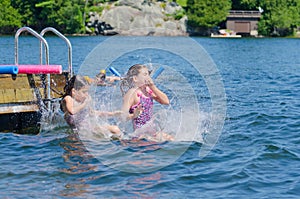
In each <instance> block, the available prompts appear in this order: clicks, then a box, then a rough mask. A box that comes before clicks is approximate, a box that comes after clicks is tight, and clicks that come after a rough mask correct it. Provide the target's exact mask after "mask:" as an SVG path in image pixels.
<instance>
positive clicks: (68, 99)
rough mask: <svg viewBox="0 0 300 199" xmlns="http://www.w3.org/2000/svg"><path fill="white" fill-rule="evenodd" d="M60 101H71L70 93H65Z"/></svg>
mask: <svg viewBox="0 0 300 199" xmlns="http://www.w3.org/2000/svg"><path fill="white" fill-rule="evenodd" d="M62 101H65V102H68V101H73V98H72V96H71V95H66V96H65V97H64V98H63V99H62Z"/></svg>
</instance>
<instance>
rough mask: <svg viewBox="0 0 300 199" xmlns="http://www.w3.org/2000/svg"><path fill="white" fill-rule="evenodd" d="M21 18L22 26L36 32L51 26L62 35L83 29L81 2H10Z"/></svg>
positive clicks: (48, 0)
mask: <svg viewBox="0 0 300 199" xmlns="http://www.w3.org/2000/svg"><path fill="white" fill-rule="evenodd" d="M11 1H12V5H13V6H14V7H15V8H17V9H18V11H19V13H20V14H21V15H22V16H23V18H22V24H23V25H24V26H30V27H32V28H33V29H35V30H37V31H41V30H42V29H43V28H45V27H48V26H51V27H54V28H56V29H57V30H59V31H60V32H62V33H70V34H71V33H79V32H80V31H81V30H82V29H83V21H82V20H83V19H82V16H83V10H84V3H85V2H84V1H83V0H11Z"/></svg>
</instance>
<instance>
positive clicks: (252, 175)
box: [0, 36, 300, 198]
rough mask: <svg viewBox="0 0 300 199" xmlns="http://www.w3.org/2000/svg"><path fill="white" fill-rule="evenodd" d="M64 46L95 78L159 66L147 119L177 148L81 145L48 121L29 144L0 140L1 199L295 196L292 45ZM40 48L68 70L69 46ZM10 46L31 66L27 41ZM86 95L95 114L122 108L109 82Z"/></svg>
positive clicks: (94, 42)
mask: <svg viewBox="0 0 300 199" xmlns="http://www.w3.org/2000/svg"><path fill="white" fill-rule="evenodd" d="M69 39H70V41H71V43H72V45H73V67H74V71H75V73H81V74H86V75H89V76H94V75H95V74H97V73H98V70H100V69H101V68H106V67H107V65H102V64H107V63H108V64H109V65H111V66H114V67H115V68H117V69H118V70H119V71H120V72H121V73H124V72H125V71H126V69H127V68H128V67H129V66H130V65H132V64H134V63H148V64H149V63H150V65H149V66H150V67H152V68H153V69H156V67H157V66H159V65H162V66H164V68H165V71H164V72H163V73H162V74H161V75H160V76H159V77H158V78H157V80H155V81H156V83H157V85H158V87H160V88H161V89H162V90H164V91H165V92H166V93H167V94H168V96H169V98H170V99H171V105H170V106H168V107H162V106H159V105H157V104H156V107H155V108H156V109H155V110H156V111H157V112H158V113H159V114H158V116H160V117H161V118H159V120H160V121H159V122H160V123H162V124H167V125H165V126H166V127H164V128H165V130H166V131H168V132H171V133H174V135H176V138H177V141H175V142H164V143H155V142H149V141H145V140H141V141H132V140H125V141H122V142H119V141H104V140H101V139H99V138H97V137H96V136H91V137H82V135H81V134H80V133H79V135H78V134H73V133H72V132H71V131H70V129H69V128H68V127H67V125H66V124H65V123H64V121H63V120H62V118H60V117H59V113H58V116H57V118H56V119H53V121H52V122H51V123H50V124H49V126H45V127H43V128H42V129H41V132H40V134H39V135H17V134H13V133H1V134H0V144H1V148H2V149H1V152H0V163H1V164H0V165H1V166H0V168H1V170H0V189H1V193H0V196H1V198H29V197H30V198H171V197H172V198H299V196H300V194H299V193H300V147H299V144H300V136H299V132H300V92H299V88H300V56H299V47H300V40H299V39H282V38H280V39H279V38H272V39H270V38H257V39H251V38H242V39H214V38H190V39H187V38H171V39H170V38H167V37H165V38H164V37H157V38H152V37H149V38H143V37H137V38H135V37H122V38H118V39H120V40H116V41H113V42H111V41H109V38H108V37H70V38H69ZM143 39H144V40H143ZM149 40H150V41H151V42H150V43H151V44H149V43H147V44H146V46H147V45H149V48H139V47H141V46H142V47H144V46H145V45H144V44H145V43H143V42H145V41H149ZM155 42H157V44H156V45H157V46H159V49H154V48H152V44H153V43H155ZM189 42H195V43H197V44H198V45H199V46H197V45H196V44H193V45H191V46H187V45H188V44H189ZM48 43H49V46H50V63H53V64H63V65H64V67H65V69H66V68H67V53H66V52H67V47H66V46H65V45H64V43H63V42H61V41H60V40H59V39H57V38H56V37H49V38H48ZM168 43H172V44H173V45H172V49H173V50H170V49H169V48H168ZM99 44H100V49H99V48H97V49H94V48H95V47H97V46H98V45H99ZM101 44H102V46H101ZM123 44H124V45H123ZM191 44H192V43H191ZM19 46H20V57H19V63H24V64H26V63H27V64H29V63H33V64H37V63H39V54H38V42H37V41H36V40H35V39H34V38H31V37H25V36H24V37H21V38H20V44H19ZM124 46H125V48H124ZM126 46H129V47H128V49H127V48H126ZM133 46H136V48H130V47H133ZM174 46H177V47H178V48H176V49H175V48H174ZM182 46H184V47H182ZM200 46H202V47H203V49H204V50H205V51H206V52H207V55H209V56H205V54H203V55H202V54H201V55H200V54H199V53H198V50H199V49H200V50H199V52H200V53H201V52H202V51H203V49H202V48H201V47H200ZM93 49H94V50H93ZM180 50H181V51H180ZM201 50H202V51H201ZM91 52H92V53H91ZM117 52H118V53H119V54H118V53H117ZM89 53H91V54H89ZM178 53H180V54H178ZM110 55H120V56H116V57H114V56H112V57H110ZM210 58H211V59H212V60H213V62H212V61H211V60H210ZM0 63H1V64H11V63H14V38H13V37H0ZM193 63H195V65H197V63H200V64H199V65H201V66H200V68H199V67H197V66H196V67H193V66H194V64H193ZM212 63H214V64H215V65H214V64H212ZM201 67H203V68H201ZM199 71H200V73H199ZM204 73H205V74H204ZM211 80H212V81H211ZM190 91H191V92H190ZM103 92H106V94H107V96H109V97H107V98H104V99H103V98H101V96H102V93H103ZM92 94H93V96H94V97H95V98H96V99H95V100H96V102H98V104H96V108H99V109H118V108H119V106H120V103H121V99H120V97H119V96H120V93H119V89H118V85H115V86H113V87H109V88H107V89H104V88H98V87H97V88H95V89H94V93H92ZM117 98H118V99H117ZM108 99H113V100H111V101H110V102H109V106H107V104H106V103H108V102H107V100H108ZM224 102H225V103H224ZM215 107H217V108H215ZM215 110H216V111H215ZM214 111H215V112H214ZM165 121H167V122H165ZM215 121H218V122H215ZM112 122H117V121H112ZM164 122H165V123H164ZM178 123H179V125H178ZM118 124H120V123H118ZM223 124H224V125H223ZM120 125H121V127H122V129H123V128H125V127H123V126H122V124H120ZM219 130H220V132H219ZM87 132H88V130H87ZM128 132H130V131H129V130H126V133H128ZM202 135H203V136H202ZM211 135H214V136H211ZM207 143H211V144H212V145H210V146H208V144H207ZM205 147H206V149H209V150H208V151H206V152H207V153H206V154H205V155H203V154H202V155H201V149H203V148H205Z"/></svg>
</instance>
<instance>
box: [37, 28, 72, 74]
mask: <svg viewBox="0 0 300 199" xmlns="http://www.w3.org/2000/svg"><path fill="white" fill-rule="evenodd" d="M49 31H50V32H53V33H54V34H56V35H57V36H58V37H60V38H61V39H63V40H64V41H65V42H66V44H67V46H68V62H69V74H70V75H71V76H72V75H73V66H72V45H71V42H70V41H69V39H68V38H67V37H65V36H64V35H63V34H61V33H60V32H59V31H58V30H56V29H55V28H52V27H47V28H44V29H43V30H42V31H41V33H40V35H41V36H42V37H43V36H44V34H45V33H46V32H49ZM40 45H41V46H40V51H41V55H42V42H41V43H40ZM41 59H42V56H41ZM41 61H42V60H41Z"/></svg>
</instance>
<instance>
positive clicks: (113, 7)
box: [87, 0, 187, 36]
mask: <svg viewBox="0 0 300 199" xmlns="http://www.w3.org/2000/svg"><path fill="white" fill-rule="evenodd" d="M89 15H90V22H89V23H88V25H87V26H88V28H90V27H94V29H95V33H96V34H103V35H111V34H120V35H156V36H161V35H164V36H180V35H186V34H187V33H186V30H187V28H186V21H187V17H186V15H184V11H183V8H182V7H181V6H179V5H178V4H176V3H174V2H169V1H164V0H161V1H151V0H119V1H118V2H116V3H114V4H110V5H109V6H105V9H104V10H103V11H102V14H101V16H99V14H97V13H90V14H89Z"/></svg>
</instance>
